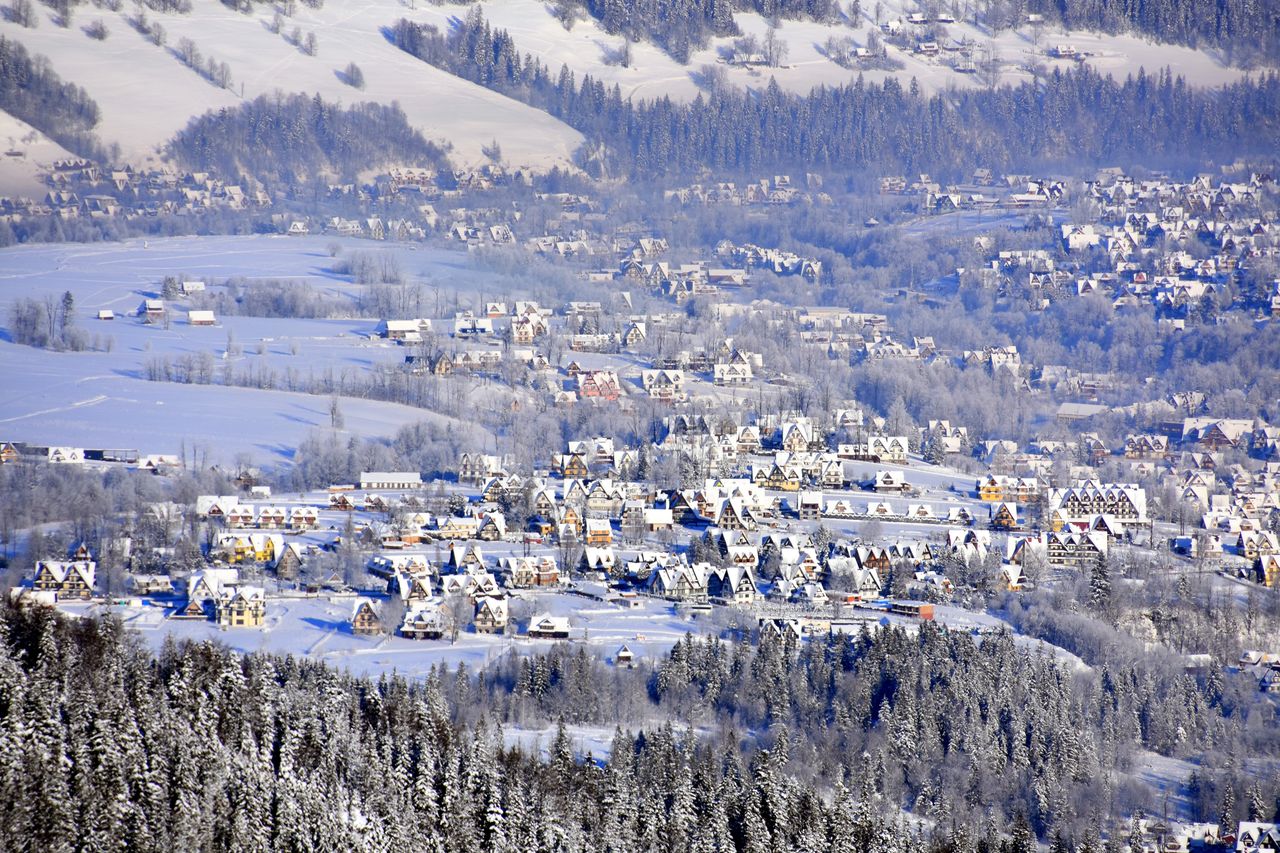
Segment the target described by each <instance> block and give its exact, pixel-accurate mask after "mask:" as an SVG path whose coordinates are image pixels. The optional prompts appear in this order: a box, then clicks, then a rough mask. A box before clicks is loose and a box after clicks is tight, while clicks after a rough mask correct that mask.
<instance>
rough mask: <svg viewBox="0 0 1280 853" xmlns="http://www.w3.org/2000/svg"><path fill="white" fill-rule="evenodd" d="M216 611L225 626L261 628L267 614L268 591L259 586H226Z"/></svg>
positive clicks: (219, 621)
mask: <svg viewBox="0 0 1280 853" xmlns="http://www.w3.org/2000/svg"><path fill="white" fill-rule="evenodd" d="M216 611H217V620H218V624H219V625H222V626H224V627H231V628H260V627H262V623H263V621H264V620H265V619H266V616H267V596H266V592H265V591H264V590H263V589H262V588H261V587H257V586H229V587H224V588H223V590H222V594H221V595H219V596H218V599H217V606H216Z"/></svg>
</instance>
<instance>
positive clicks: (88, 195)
mask: <svg viewBox="0 0 1280 853" xmlns="http://www.w3.org/2000/svg"><path fill="white" fill-rule="evenodd" d="M44 180H45V184H46V185H47V186H48V187H49V189H48V191H47V192H46V193H45V195H44V197H43V198H41V199H29V198H0V222H8V223H9V224H16V223H18V222H22V221H24V220H28V219H36V218H43V217H53V218H56V219H59V220H62V221H74V220H78V219H81V218H85V219H102V218H112V217H123V218H124V219H126V220H132V219H142V218H148V217H156V216H162V215H169V216H201V215H204V214H206V213H208V212H210V211H214V210H227V211H251V210H257V209H265V208H269V207H270V206H271V203H272V200H271V197H270V196H269V195H268V194H267V193H266V192H265V191H264V190H262V189H253V188H250V189H245V188H244V187H242V186H241V185H239V184H234V183H230V182H228V181H226V180H223V179H222V178H219V177H217V176H215V175H213V174H210V173H208V172H184V171H179V170H176V169H173V168H171V167H168V166H160V167H156V168H151V169H134V168H133V167H131V166H128V165H124V166H119V167H113V168H109V169H108V168H104V167H102V166H100V165H99V164H97V163H95V162H94V161H92V160H88V159H84V158H72V159H66V160H58V161H55V162H54V163H53V164H52V165H51V166H50V168H49V170H48V172H47V173H46V174H45V176H44Z"/></svg>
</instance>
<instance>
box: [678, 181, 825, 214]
mask: <svg viewBox="0 0 1280 853" xmlns="http://www.w3.org/2000/svg"><path fill="white" fill-rule="evenodd" d="M663 197H664V198H665V199H666V200H667V201H669V202H674V203H677V204H679V205H681V206H683V207H691V206H699V207H705V206H718V205H727V206H730V207H747V206H752V205H765V206H778V205H798V204H802V205H829V204H831V203H832V200H831V196H830V195H828V194H827V193H825V192H823V191H822V176H821V175H816V174H811V173H810V174H806V175H805V176H804V183H803V184H802V185H801V184H798V183H795V182H793V181H792V180H791V176H790V175H772V176H770V177H766V178H760V179H759V180H756V181H751V182H749V183H745V184H742V185H739V184H737V183H734V182H733V181H720V182H717V183H714V184H705V185H704V184H690V185H689V186H686V187H677V188H675V189H669V190H665V191H664V192H663Z"/></svg>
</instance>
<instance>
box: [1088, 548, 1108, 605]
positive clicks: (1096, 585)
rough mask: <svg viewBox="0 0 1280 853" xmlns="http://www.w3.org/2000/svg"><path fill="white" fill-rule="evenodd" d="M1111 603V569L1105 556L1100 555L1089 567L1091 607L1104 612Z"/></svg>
mask: <svg viewBox="0 0 1280 853" xmlns="http://www.w3.org/2000/svg"><path fill="white" fill-rule="evenodd" d="M1110 604H1111V569H1110V567H1109V566H1108V565H1107V560H1106V558H1105V557H1099V558H1098V559H1097V560H1095V561H1094V563H1093V565H1092V567H1091V568H1090V569H1089V607H1090V608H1092V609H1093V610H1095V611H1098V612H1103V611H1105V610H1106V609H1107V608H1108V607H1109V606H1110Z"/></svg>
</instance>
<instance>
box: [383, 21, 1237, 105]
mask: <svg viewBox="0 0 1280 853" xmlns="http://www.w3.org/2000/svg"><path fill="white" fill-rule="evenodd" d="M479 5H480V6H481V8H482V9H483V11H484V15H485V17H486V18H487V19H488V20H489V21H490V22H491V23H492V24H493V25H494V26H495V27H499V28H502V29H506V30H507V31H508V32H510V33H511V36H512V38H513V39H514V40H515V43H516V46H517V47H518V48H519V49H520V50H521V52H530V53H533V54H534V55H536V56H538V57H540V58H541V59H542V60H543V62H544V63H546V64H547V65H549V66H550V67H551V69H552V70H553V71H555V70H556V69H558V68H559V67H560V65H561V64H568V65H569V67H570V68H572V69H574V71H576V72H577V73H578V74H579V75H581V74H591V75H592V76H593V77H596V78H600V79H603V80H604V81H605V82H606V83H608V84H609V85H613V84H615V83H616V84H617V85H618V86H619V87H620V88H621V90H622V93H623V96H624V97H626V96H628V95H630V96H634V97H640V98H654V97H662V96H663V95H666V96H669V97H671V98H675V99H686V100H687V99H692V98H693V97H694V96H695V95H696V94H697V93H698V86H697V81H696V77H697V75H698V72H699V71H700V69H701V68H702V66H703V65H706V64H715V63H717V60H718V58H719V56H720V51H721V49H723V48H726V47H728V46H729V45H731V44H732V42H733V41H734V40H733V39H732V38H724V39H715V40H713V41H712V43H711V44H710V45H709V46H708V47H707V48H705V49H703V50H701V51H697V52H695V53H694V54H693V56H692V58H691V59H690V62H689V64H688V65H687V66H684V65H680V64H679V63H677V62H676V61H675V60H673V59H671V57H669V56H667V55H666V54H665V53H663V52H662V51H661V50H660V49H659V48H657V47H655V46H654V45H652V44H649V43H647V42H646V43H641V44H635V45H632V67H629V68H622V67H619V66H617V65H609V64H607V62H606V58H607V57H609V56H610V55H612V54H614V53H616V51H617V50H618V48H619V47H621V45H622V43H623V39H622V37H620V36H613V35H609V34H608V33H606V32H604V31H603V30H601V29H600V27H599V26H598V24H597V23H596V21H595V20H593V19H591V18H582V19H580V20H578V21H577V23H575V24H574V25H573V27H572V29H571V30H568V31H566V30H565V28H564V27H563V25H561V24H560V22H559V21H557V20H556V19H555V18H554V17H552V16H551V14H550V13H549V8H550V7H549V6H548V4H546V3H544V2H542V0H486V2H483V3H480V4H479ZM876 5H880V6H881V7H882V20H883V21H889V20H893V19H896V18H904V19H905V18H906V16H907V15H908V14H909V13H911V12H915V11H917V8H918V7H917V4H916V3H915V2H914V0H881V2H880V3H879V4H875V3H863V10H864V16H863V20H862V21H861V22H859V23H858V26H857V28H856V29H855V28H854V27H853V26H851V25H852V23H853V22H851V21H848V20H842V21H840V22H838V23H835V24H831V25H827V24H818V23H814V22H812V21H783V22H782V27H781V29H780V30H779V35H780V36H781V38H782V40H783V41H785V42H786V43H787V59H786V63H785V66H784V67H782V68H777V69H770V70H764V71H760V70H748V69H743V68H730V67H728V66H725V65H723V64H721V67H722V68H724V69H725V71H726V73H727V79H728V80H729V81H730V82H732V83H733V84H735V85H737V86H750V87H755V86H760V85H762V84H763V83H764V82H766V81H767V80H768V79H769V77H770V76H772V77H774V78H776V79H777V81H778V84H779V85H780V86H782V87H783V88H785V89H789V90H791V91H795V92H808V91H809V89H811V88H812V87H814V86H816V85H820V84H825V85H841V84H844V83H847V82H849V81H850V80H852V79H854V78H856V77H857V75H858V73H859V72H858V71H857V70H849V69H846V68H842V67H840V66H839V65H836V64H835V63H834V62H831V61H830V60H829V59H827V58H826V56H825V55H824V54H823V51H822V47H823V45H824V44H825V43H826V41H827V39H828V37H830V36H836V37H843V36H850V37H852V38H853V40H854V43H855V45H857V46H865V45H866V42H867V37H868V35H869V34H870V32H871V31H872V30H874V29H876V24H875V21H874V20H873V18H872V15H873V12H872V10H873V9H874V8H875V6H876ZM466 9H467V7H466V6H462V5H445V6H437V7H426V8H424V9H421V10H419V11H417V12H416V13H408V14H407V17H411V18H415V19H417V20H423V21H429V22H431V23H434V24H436V25H437V26H438V27H440V28H441V29H442V30H445V29H446V28H447V27H448V25H449V20H450V19H451V18H457V17H460V16H462V15H464V14H465V13H466ZM735 18H736V20H737V22H738V26H739V28H740V29H741V30H742V31H743V33H744V34H745V33H751V34H754V35H756V36H757V37H761V36H763V35H764V33H765V32H766V31H767V29H768V23H767V22H766V21H765V20H764V18H762V17H761V16H760V15H756V14H745V13H740V14H738V15H736V16H735ZM947 30H948V37H949V38H950V39H952V40H954V41H960V40H962V39H968V40H969V41H971V42H973V43H974V44H975V45H976V46H977V47H978V48H979V49H980V50H985V49H986V48H987V47H988V45H990V47H991V48H992V49H993V50H994V52H995V53H996V54H997V55H998V56H999V57H1000V59H1001V60H1002V62H1003V63H1004V64H1005V66H1006V69H1005V71H1004V73H1003V75H1002V77H1001V80H1002V82H1009V83H1015V84H1016V83H1017V82H1020V81H1022V80H1029V79H1031V75H1030V73H1029V72H1027V71H1025V70H1021V69H1020V68H1019V67H1018V66H1020V65H1024V64H1026V63H1028V62H1030V61H1032V60H1034V61H1037V62H1041V63H1044V64H1045V65H1046V66H1047V67H1049V68H1053V67H1055V66H1058V67H1062V68H1066V67H1069V66H1071V65H1073V64H1074V63H1073V62H1071V61H1070V60H1056V59H1049V58H1048V57H1047V56H1045V53H1046V51H1047V49H1048V48H1050V47H1052V46H1054V45H1056V44H1059V43H1070V44H1072V45H1074V46H1075V47H1076V48H1077V50H1079V51H1082V52H1087V53H1090V54H1093V56H1092V57H1091V58H1090V59H1089V60H1088V63H1089V64H1090V65H1091V66H1092V67H1094V68H1096V69H1097V70H1099V71H1102V72H1104V73H1110V74H1113V75H1115V76H1117V77H1121V78H1122V77H1124V76H1125V75H1127V74H1136V73H1137V72H1138V69H1140V68H1146V69H1147V71H1148V72H1154V71H1155V70H1157V69H1160V68H1164V67H1165V66H1170V67H1171V68H1172V69H1173V70H1174V71H1175V72H1176V73H1179V74H1183V75H1184V76H1186V77H1187V79H1188V81H1189V82H1190V83H1191V84H1193V85H1201V86H1216V85H1220V84H1222V83H1226V82H1230V81H1232V80H1237V79H1239V78H1240V77H1241V76H1242V75H1243V73H1244V72H1242V71H1241V70H1240V69H1236V68H1228V67H1225V66H1224V65H1223V63H1222V62H1221V61H1220V60H1219V59H1218V58H1217V57H1215V56H1214V55H1212V54H1210V53H1208V52H1205V51H1197V50H1192V49H1190V48H1185V47H1176V46H1172V45H1161V44H1155V43H1153V42H1150V41H1146V40H1144V39H1141V38H1137V37H1133V36H1109V35H1104V34H1098V33H1085V32H1063V31H1061V30H1053V29H1048V28H1046V30H1045V31H1044V32H1043V33H1042V34H1041V35H1040V44H1039V47H1038V48H1037V47H1036V46H1035V45H1033V34H1032V32H1031V29H1030V28H1029V27H1024V28H1022V29H1021V30H1017V31H1013V30H1006V31H1004V32H1002V33H1000V34H999V36H997V37H994V38H993V37H992V35H991V33H990V32H989V31H987V30H986V29H984V28H982V27H976V26H973V25H972V23H971V22H970V23H963V24H961V23H957V24H952V25H949V26H948V27H947ZM888 50H889V55H890V56H891V57H893V58H895V59H898V60H900V61H902V62H903V63H904V67H903V68H902V69H901V70H898V71H895V72H885V71H865V72H863V74H864V76H865V77H866V79H868V80H882V79H884V78H885V77H887V76H891V75H896V76H898V77H899V78H900V79H901V80H903V81H904V82H905V81H908V80H910V79H911V78H912V77H914V78H916V79H917V80H918V81H919V83H920V85H921V87H922V88H924V89H925V90H927V91H936V90H939V89H946V88H948V87H952V86H957V87H964V86H975V85H978V83H977V81H976V80H975V79H974V75H972V74H963V73H959V72H957V71H954V70H953V69H951V68H950V67H948V66H947V65H945V64H943V63H942V61H941V60H935V59H927V58H923V57H920V56H917V55H915V54H913V53H910V52H904V51H901V50H899V49H898V48H896V47H893V46H889V48H888Z"/></svg>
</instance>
